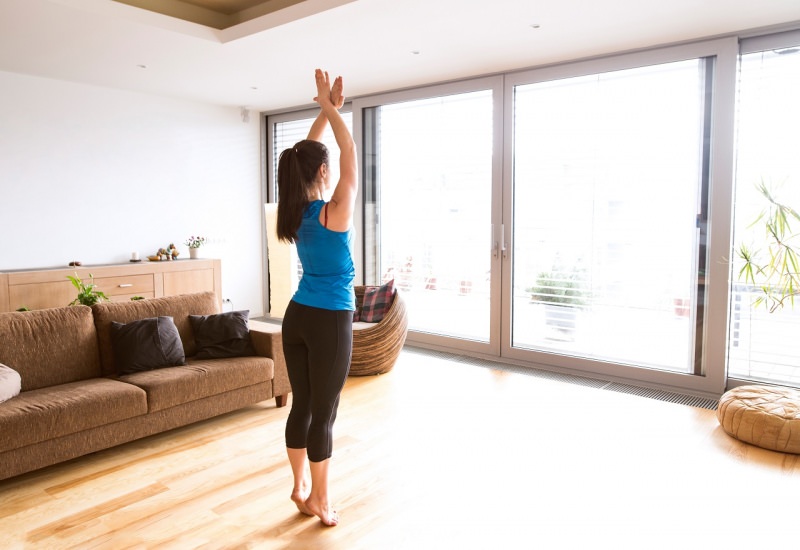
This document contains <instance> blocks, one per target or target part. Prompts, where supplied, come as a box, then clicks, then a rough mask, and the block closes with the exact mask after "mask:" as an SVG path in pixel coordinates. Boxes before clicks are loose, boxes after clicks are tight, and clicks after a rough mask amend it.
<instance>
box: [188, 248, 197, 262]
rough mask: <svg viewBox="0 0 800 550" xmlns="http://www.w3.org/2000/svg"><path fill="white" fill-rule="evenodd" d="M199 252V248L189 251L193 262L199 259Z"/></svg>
mask: <svg viewBox="0 0 800 550" xmlns="http://www.w3.org/2000/svg"><path fill="white" fill-rule="evenodd" d="M197 251H198V249H197V248H190V249H189V257H190V258H191V259H193V260H196V259H197Z"/></svg>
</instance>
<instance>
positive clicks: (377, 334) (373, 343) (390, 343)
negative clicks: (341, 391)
mask: <svg viewBox="0 0 800 550" xmlns="http://www.w3.org/2000/svg"><path fill="white" fill-rule="evenodd" d="M365 289H366V287H364V286H357V287H355V293H356V303H357V304H359V305H360V304H361V303H363V301H364V290H365ZM407 332H408V317H407V315H406V304H405V302H404V301H403V298H402V297H401V296H400V293H399V292H395V293H394V299H393V300H392V305H391V306H389V311H387V312H386V315H384V317H383V319H382V320H381V321H380V322H378V323H375V324H371V325H370V326H368V327H364V328H353V358H352V360H351V362H350V375H351V376H369V375H372V374H383V373H385V372H389V371H390V370H392V367H394V364H395V362H396V361H397V358H398V356H399V355H400V350H402V349H403V344H404V343H405V341H406V334H407Z"/></svg>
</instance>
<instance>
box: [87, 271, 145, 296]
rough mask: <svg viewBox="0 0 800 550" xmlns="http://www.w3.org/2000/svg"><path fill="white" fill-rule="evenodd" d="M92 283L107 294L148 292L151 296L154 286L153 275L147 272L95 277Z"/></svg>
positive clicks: (132, 294)
mask: <svg viewBox="0 0 800 550" xmlns="http://www.w3.org/2000/svg"><path fill="white" fill-rule="evenodd" d="M85 282H88V281H85ZM94 284H95V285H97V289H98V290H100V291H102V292H104V293H105V294H106V295H107V296H135V295H144V294H148V293H149V294H150V295H151V296H152V295H153V290H154V288H155V287H154V284H153V276H152V275H149V274H148V275H123V276H120V277H102V278H99V279H98V278H95V280H94Z"/></svg>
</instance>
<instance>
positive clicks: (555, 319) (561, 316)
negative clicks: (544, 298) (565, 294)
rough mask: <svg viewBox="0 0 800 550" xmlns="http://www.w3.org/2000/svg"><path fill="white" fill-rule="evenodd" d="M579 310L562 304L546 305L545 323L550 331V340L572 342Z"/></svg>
mask: <svg viewBox="0 0 800 550" xmlns="http://www.w3.org/2000/svg"><path fill="white" fill-rule="evenodd" d="M577 319H578V309H577V308H575V307H572V306H568V305H562V304H544V322H545V325H546V326H547V327H548V328H549V329H550V331H549V332H548V333H547V336H546V338H547V339H548V340H567V341H571V340H572V339H573V338H574V334H575V325H576V323H577Z"/></svg>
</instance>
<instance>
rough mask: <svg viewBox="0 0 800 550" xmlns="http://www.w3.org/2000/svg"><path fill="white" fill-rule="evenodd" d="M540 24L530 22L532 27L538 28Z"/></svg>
mask: <svg viewBox="0 0 800 550" xmlns="http://www.w3.org/2000/svg"><path fill="white" fill-rule="evenodd" d="M541 27H542V26H541V25H540V24H539V23H531V28H532V29H540V28H541Z"/></svg>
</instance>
